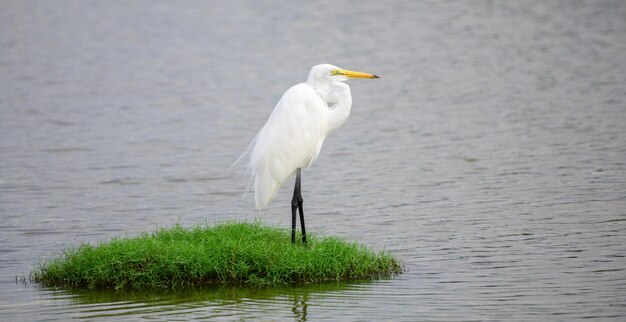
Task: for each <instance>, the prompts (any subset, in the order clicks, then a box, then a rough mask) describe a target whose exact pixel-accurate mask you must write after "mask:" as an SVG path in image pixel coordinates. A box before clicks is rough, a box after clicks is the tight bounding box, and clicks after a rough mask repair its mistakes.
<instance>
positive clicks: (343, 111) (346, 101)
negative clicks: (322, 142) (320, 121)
mask: <svg viewBox="0 0 626 322" xmlns="http://www.w3.org/2000/svg"><path fill="white" fill-rule="evenodd" d="M324 100H325V101H326V104H327V105H328V109H329V113H328V133H330V132H332V131H334V130H336V129H338V128H339V127H341V126H342V125H343V123H345V122H346V120H347V119H348V116H350V110H351V109H352V95H351V94H350V87H348V85H346V84H343V83H339V82H337V83H336V84H334V87H333V86H329V90H328V94H327V96H326V99H324Z"/></svg>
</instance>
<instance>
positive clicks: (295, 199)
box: [291, 169, 300, 244]
mask: <svg viewBox="0 0 626 322" xmlns="http://www.w3.org/2000/svg"><path fill="white" fill-rule="evenodd" d="M298 174H300V169H298ZM299 187H300V176H299V175H296V184H295V186H294V188H293V198H292V199H291V243H292V244H295V243H296V209H298V188H299Z"/></svg>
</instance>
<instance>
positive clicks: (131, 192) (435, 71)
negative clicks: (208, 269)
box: [0, 0, 626, 321]
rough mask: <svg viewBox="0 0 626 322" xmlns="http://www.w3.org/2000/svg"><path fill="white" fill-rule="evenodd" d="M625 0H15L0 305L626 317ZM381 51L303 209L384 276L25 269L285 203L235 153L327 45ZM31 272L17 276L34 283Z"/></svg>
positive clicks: (339, 316) (194, 316)
mask: <svg viewBox="0 0 626 322" xmlns="http://www.w3.org/2000/svg"><path fill="white" fill-rule="evenodd" d="M624 53H626V2H623V1H618V0H616V1H523V2H522V1H512V2H500V1H462V2H459V1H419V2H418V1H398V2H393V3H387V2H385V1H372V2H358V4H357V3H356V2H351V1H349V2H343V1H328V2H325V3H318V2H315V3H309V2H307V3H299V4H293V3H287V4H286V3H283V2H280V1H275V2H274V1H271V2H263V3H262V2H256V1H246V2H232V3H231V2H219V3H218V2H206V1H186V2H165V1H135V2H127V1H45V2H38V1H3V2H2V3H1V4H0V273H1V274H0V312H1V313H0V316H1V318H0V319H1V320H2V321H38V320H39V321H52V320H59V321H67V320H69V319H85V320H110V321H118V320H129V321H137V320H144V319H145V320H164V321H176V320H201V319H210V320H295V321H306V320H310V321H318V320H336V321H337V320H338V321H350V320H354V321H364V320H394V321H402V320H404V321H417V320H441V321H451V320H466V321H467V320H568V321H571V320H576V319H582V318H593V319H597V320H624V319H625V318H626V270H625V269H626V258H625V256H626V55H625V54H624ZM324 62H328V63H332V64H335V65H338V66H341V67H343V68H347V69H354V70H363V71H366V72H371V73H375V74H378V75H379V76H381V79H378V80H371V81H370V80H352V81H350V82H349V84H350V85H351V87H352V94H353V97H354V104H353V109H352V115H351V117H350V119H349V120H348V122H347V123H346V124H345V125H344V126H343V128H341V129H339V130H338V131H337V132H335V133H333V134H332V135H331V136H330V137H329V138H328V140H327V141H326V143H325V145H324V148H323V150H322V154H321V155H320V158H319V159H318V161H317V163H316V164H315V165H314V166H313V167H312V168H310V169H306V170H305V171H303V194H304V198H305V210H306V219H307V228H308V230H309V231H310V232H313V233H321V234H332V235H338V236H343V237H345V238H349V239H353V240H357V241H360V242H363V243H365V244H368V245H370V246H372V247H375V248H377V249H385V250H386V251H389V252H391V253H393V254H394V255H395V256H397V257H398V258H399V259H401V260H402V261H403V262H404V264H405V266H406V270H407V271H406V272H405V273H404V274H402V275H400V276H397V277H395V278H392V279H388V280H380V281H371V282H367V283H350V284H330V285H321V286H320V285H317V286H316V285H312V286H306V287H285V288H279V289H262V290H258V289H257V290H255V289H246V288H220V289H210V290H197V291H187V292H177V293H165V294H128V293H115V292H94V293H81V292H71V291H68V290H59V289H44V288H40V287H37V286H36V285H32V284H24V283H20V281H19V277H21V276H24V275H26V276H28V274H29V273H30V271H31V269H32V267H33V265H34V264H36V263H38V262H40V261H45V260H46V259H50V258H53V257H56V256H58V255H59V254H60V253H61V251H62V250H63V249H66V248H68V247H73V246H76V245H79V244H80V243H83V242H92V243H97V242H99V241H105V240H108V239H109V238H112V237H116V236H133V235H135V234H137V233H140V232H144V231H151V230H153V229H155V228H156V227H160V226H169V225H172V224H175V223H181V224H183V225H188V226H190V225H194V224H197V223H207V222H208V223H213V222H218V221H221V220H226V219H248V220H252V219H254V218H262V219H263V220H264V221H265V222H266V223H268V224H275V225H281V226H284V227H287V226H288V225H289V220H290V219H289V218H290V213H289V199H290V192H291V189H292V187H291V185H292V183H291V182H289V183H287V184H286V186H285V187H283V189H282V190H281V192H280V193H279V195H278V197H277V198H276V200H274V202H273V204H272V205H271V206H270V207H269V208H268V209H267V210H265V211H263V212H260V213H257V212H255V211H254V210H253V208H254V207H253V200H252V199H253V198H251V197H250V195H248V196H247V197H246V198H245V199H242V195H243V192H244V190H245V187H246V178H245V177H244V176H243V175H242V172H241V171H234V172H228V168H229V167H230V165H231V164H232V163H233V162H234V161H235V160H236V159H237V157H238V156H239V154H240V153H241V152H242V151H243V150H244V149H245V147H246V145H247V144H248V142H249V141H250V140H251V139H252V138H253V137H254V135H255V133H256V131H257V130H258V129H259V128H260V127H261V126H262V125H263V123H264V121H265V119H266V118H267V116H268V115H269V113H270V112H271V110H272V109H273V106H274V104H275V103H276V102H277V101H278V99H279V98H280V95H281V94H282V93H283V92H284V90H286V89H287V88H288V87H289V86H291V85H292V84H295V83H298V82H301V81H304V80H306V76H307V73H308V70H309V68H310V67H311V66H312V65H315V64H318V63H324ZM16 276H17V279H18V281H17V283H16Z"/></svg>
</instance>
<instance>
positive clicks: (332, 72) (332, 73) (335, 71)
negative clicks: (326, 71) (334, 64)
mask: <svg viewBox="0 0 626 322" xmlns="http://www.w3.org/2000/svg"><path fill="white" fill-rule="evenodd" d="M330 74H331V75H333V76H335V75H337V74H339V71H338V70H336V69H333V70H331V71H330Z"/></svg>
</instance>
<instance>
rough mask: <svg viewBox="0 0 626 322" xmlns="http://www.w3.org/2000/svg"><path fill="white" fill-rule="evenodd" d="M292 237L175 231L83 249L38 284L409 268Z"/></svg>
mask: <svg viewBox="0 0 626 322" xmlns="http://www.w3.org/2000/svg"><path fill="white" fill-rule="evenodd" d="M290 234H291V232H290V230H286V229H280V228H276V227H268V226H264V225H261V224H260V223H258V222H255V223H245V222H229V223H222V224H218V225H215V226H212V227H209V226H204V227H202V226H196V227H194V228H184V227H181V226H180V225H176V226H174V227H171V228H161V229H158V230H157V231H155V232H154V233H150V234H149V233H143V234H141V235H139V236H137V237H134V238H115V239H112V240H111V241H109V242H106V243H101V244H99V245H96V246H94V245H91V244H83V245H81V246H79V247H77V248H75V249H70V250H67V251H65V252H64V253H63V254H62V255H61V256H60V257H59V258H57V259H54V260H51V261H48V262H45V263H41V264H39V265H37V266H36V267H35V269H34V270H33V272H32V274H31V278H32V279H33V280H34V281H35V282H37V283H40V284H42V285H44V286H61V287H70V288H83V289H84V288H86V289H126V290H141V289H155V288H173V289H178V288H187V287H197V286H203V285H210V284H247V285H285V284H303V283H319V282H326V281H349V280H364V279H372V278H379V277H385V276H390V275H394V274H398V273H400V272H401V270H402V268H401V265H400V262H399V261H398V260H396V259H395V258H393V257H392V256H391V255H389V254H388V253H385V252H375V251H373V250H371V249H369V248H367V247H365V246H363V245H360V244H357V243H354V242H348V241H345V240H343V239H340V238H336V237H318V236H315V235H310V234H308V235H307V237H308V244H307V245H306V246H305V245H302V244H296V245H293V244H291V242H290V236H291V235H290Z"/></svg>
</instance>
